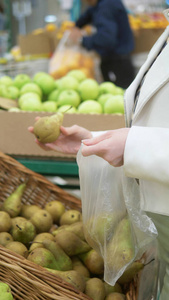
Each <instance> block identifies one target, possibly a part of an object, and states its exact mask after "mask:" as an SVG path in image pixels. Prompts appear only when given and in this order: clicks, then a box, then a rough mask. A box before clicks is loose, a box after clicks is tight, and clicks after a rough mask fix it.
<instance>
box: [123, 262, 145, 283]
mask: <svg viewBox="0 0 169 300" xmlns="http://www.w3.org/2000/svg"><path fill="white" fill-rule="evenodd" d="M143 268H144V264H143V263H142V262H139V261H134V262H133V263H132V264H131V265H130V266H128V267H127V269H126V270H125V271H124V273H123V274H122V275H121V277H120V278H119V279H118V282H119V283H120V284H125V283H129V282H131V281H132V280H133V278H134V277H135V275H136V274H138V272H140V271H141V270H142V269H143Z"/></svg>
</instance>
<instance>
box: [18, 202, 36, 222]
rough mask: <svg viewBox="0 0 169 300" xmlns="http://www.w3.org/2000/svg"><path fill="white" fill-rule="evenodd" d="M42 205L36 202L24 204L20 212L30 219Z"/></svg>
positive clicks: (22, 215)
mask: <svg viewBox="0 0 169 300" xmlns="http://www.w3.org/2000/svg"><path fill="white" fill-rule="evenodd" d="M40 209H41V207H39V206H38V205H35V204H23V205H22V208H21V212H20V216H21V217H24V218H26V219H30V218H31V217H32V216H33V215H34V213H35V212H37V211H39V210H40Z"/></svg>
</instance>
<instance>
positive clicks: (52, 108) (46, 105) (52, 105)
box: [41, 101, 57, 112]
mask: <svg viewBox="0 0 169 300" xmlns="http://www.w3.org/2000/svg"><path fill="white" fill-rule="evenodd" d="M41 110H42V111H48V112H56V110H57V104H56V102H54V101H45V102H43V103H42V107H41Z"/></svg>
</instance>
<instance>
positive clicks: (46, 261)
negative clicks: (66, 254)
mask: <svg viewBox="0 0 169 300" xmlns="http://www.w3.org/2000/svg"><path fill="white" fill-rule="evenodd" d="M27 259H28V260H29V261H32V262H34V263H35V264H37V265H39V266H41V267H44V268H49V269H56V270H57V268H58V264H57V262H56V259H55V257H54V255H53V253H52V252H51V251H49V250H48V249H46V248H36V249H34V250H33V251H31V252H30V253H29V255H28V257H27Z"/></svg>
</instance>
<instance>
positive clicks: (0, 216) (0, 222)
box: [0, 211, 12, 232]
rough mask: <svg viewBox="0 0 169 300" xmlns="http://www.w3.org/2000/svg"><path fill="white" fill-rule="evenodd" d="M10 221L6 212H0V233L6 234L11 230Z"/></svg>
mask: <svg viewBox="0 0 169 300" xmlns="http://www.w3.org/2000/svg"><path fill="white" fill-rule="evenodd" d="M11 225H12V221H11V218H10V215H9V214H8V213H7V212H6V211H0V232H4V231H6V232H8V231H9V230H10V228H11Z"/></svg>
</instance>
